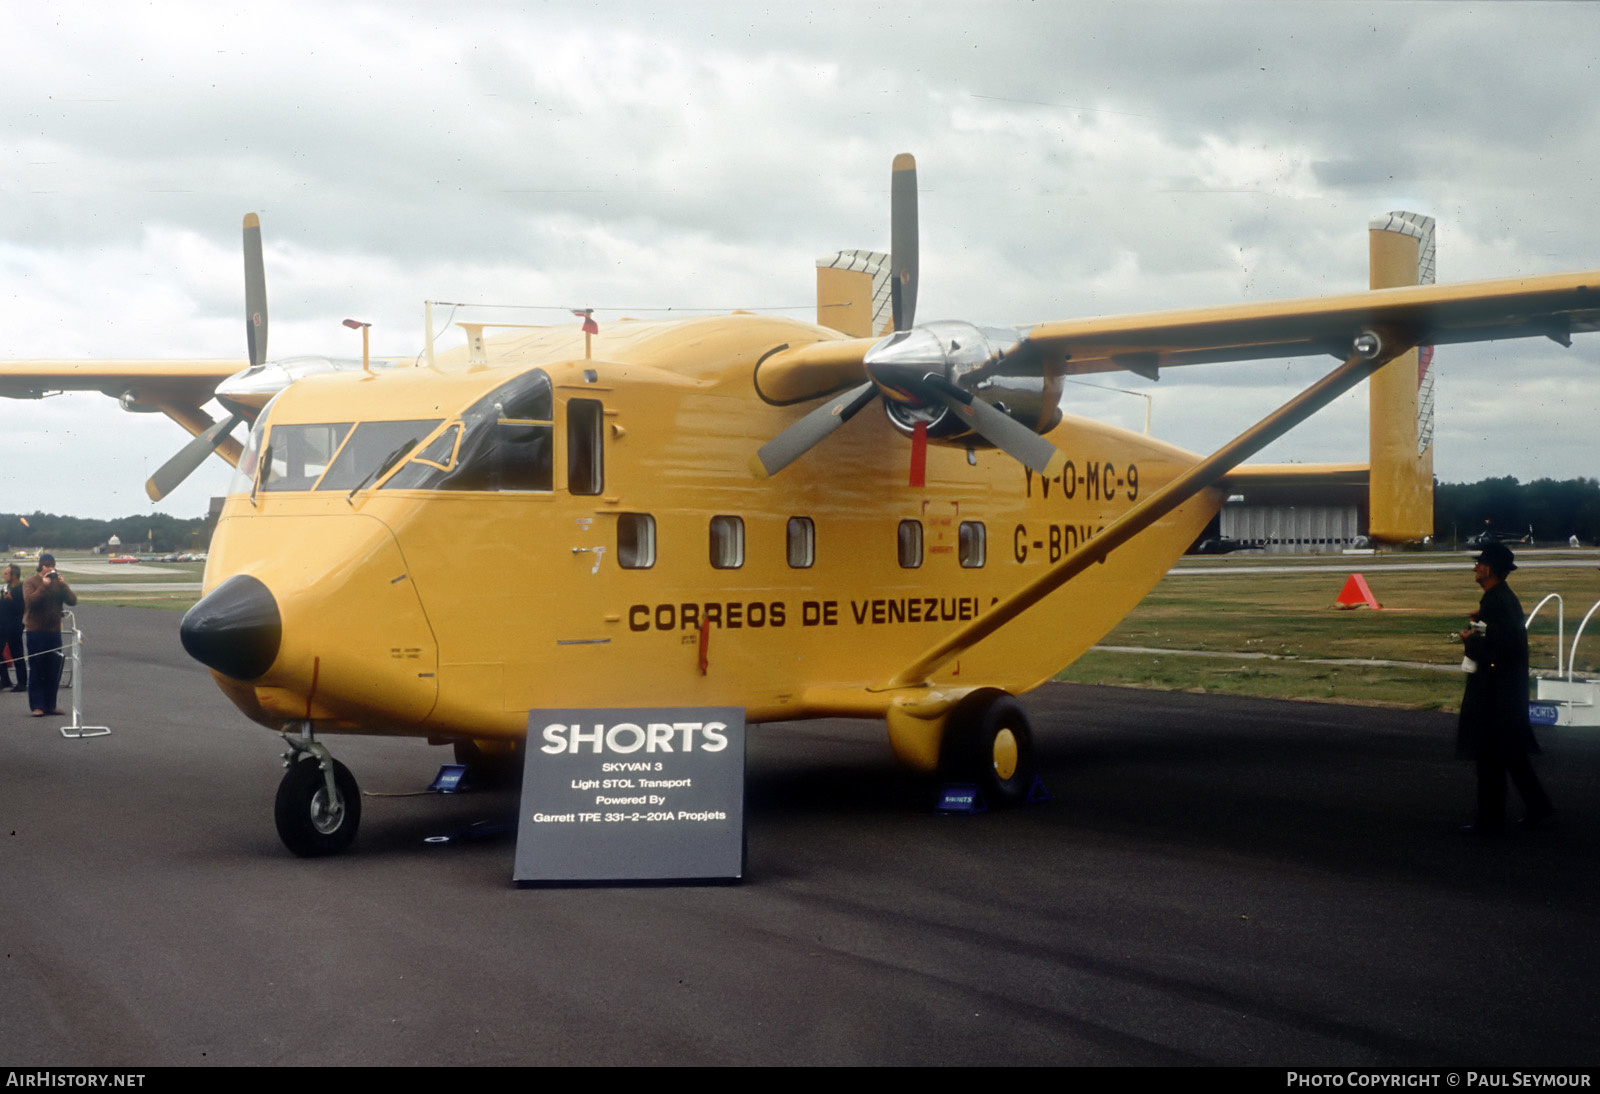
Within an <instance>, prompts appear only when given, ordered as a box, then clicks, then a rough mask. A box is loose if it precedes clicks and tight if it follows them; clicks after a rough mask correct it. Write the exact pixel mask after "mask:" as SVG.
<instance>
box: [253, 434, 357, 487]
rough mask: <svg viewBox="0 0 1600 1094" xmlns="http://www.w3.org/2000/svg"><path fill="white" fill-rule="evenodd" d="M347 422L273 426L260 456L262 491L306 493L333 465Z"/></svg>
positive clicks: (344, 435) (342, 441) (343, 437)
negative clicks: (263, 471)
mask: <svg viewBox="0 0 1600 1094" xmlns="http://www.w3.org/2000/svg"><path fill="white" fill-rule="evenodd" d="M351 424H352V423H350V422H322V423H319V424H316V425H278V426H273V428H272V432H271V434H270V435H268V437H267V446H266V449H265V450H264V454H265V456H266V459H267V474H266V477H265V480H264V481H263V483H262V488H263V489H266V490H310V489H311V488H312V487H313V486H315V485H316V482H317V480H318V479H319V478H321V477H322V473H323V472H324V471H326V470H327V469H328V464H330V463H331V462H333V456H334V453H336V452H338V451H339V446H340V445H341V444H343V443H344V439H345V437H346V435H348V434H349V432H350V428H351Z"/></svg>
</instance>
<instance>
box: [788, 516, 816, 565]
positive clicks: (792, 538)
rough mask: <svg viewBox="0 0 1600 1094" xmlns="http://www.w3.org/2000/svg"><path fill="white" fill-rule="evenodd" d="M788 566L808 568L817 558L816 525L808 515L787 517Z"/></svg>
mask: <svg viewBox="0 0 1600 1094" xmlns="http://www.w3.org/2000/svg"><path fill="white" fill-rule="evenodd" d="M788 539H789V566H790V568H792V569H795V570H809V569H810V568H811V564H812V563H813V562H815V561H816V560H817V526H816V525H815V524H812V523H811V518H810V517H790V518H789V533H788Z"/></svg>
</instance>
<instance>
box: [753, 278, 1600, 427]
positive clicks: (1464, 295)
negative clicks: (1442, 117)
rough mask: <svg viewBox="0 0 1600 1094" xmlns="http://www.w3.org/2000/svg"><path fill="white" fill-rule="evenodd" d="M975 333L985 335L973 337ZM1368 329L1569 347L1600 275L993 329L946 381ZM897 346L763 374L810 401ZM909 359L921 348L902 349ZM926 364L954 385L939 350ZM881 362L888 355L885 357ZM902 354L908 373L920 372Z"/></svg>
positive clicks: (1223, 357)
mask: <svg viewBox="0 0 1600 1094" xmlns="http://www.w3.org/2000/svg"><path fill="white" fill-rule="evenodd" d="M972 330H973V331H974V332H975V333H979V332H980V328H976V327H974V328H972ZM1363 330H1381V331H1383V332H1385V333H1386V334H1387V335H1388V336H1389V337H1391V338H1393V339H1395V340H1397V341H1401V342H1408V343H1410V344H1412V345H1447V344H1451V343H1457V342H1484V341H1491V340H1494V339H1500V338H1527V337H1533V336H1542V337H1546V338H1551V339H1553V340H1555V341H1557V342H1560V343H1561V344H1562V345H1567V344H1569V343H1570V340H1571V337H1572V335H1573V334H1577V333H1582V332H1585V331H1595V330H1600V270H1589V271H1585V272H1581V273H1569V274H1551V275H1547V276H1540V277H1517V278H1504V279H1499V280H1494V281H1470V282H1461V283H1458V284H1453V285H1417V286H1408V287H1405V288H1395V289H1369V290H1366V291H1363V292H1357V293H1347V294H1344V295H1340V296H1324V297H1311V298H1307V299H1301V300H1282V301H1273V302H1269V303H1259V304H1258V303H1252V304H1229V305H1224V306H1221V307H1210V308H1190V309H1184V310H1179V311H1166V312H1148V313H1143V314H1136V315H1118V316H1108V317H1102V318H1095V319H1072V320H1064V321H1052V322H1045V323H1039V324H1036V325H1034V326H1031V327H1028V326H1022V327H1018V328H1016V331H1015V332H1014V339H1012V340H1006V339H997V338H995V337H994V334H995V333H996V332H995V331H994V329H993V328H987V329H981V333H982V334H983V335H987V336H988V338H987V341H988V343H989V345H990V347H991V352H990V353H989V354H988V357H987V360H985V361H984V362H983V363H982V364H978V365H977V366H976V367H974V368H971V369H969V370H965V371H962V372H960V373H959V374H958V375H953V376H949V375H947V376H946V378H948V379H951V380H953V381H955V382H956V383H959V384H961V385H962V386H963V387H967V388H969V389H970V388H972V387H974V386H975V385H976V384H977V383H978V382H979V381H981V380H983V379H985V378H986V377H989V376H1041V375H1049V376H1073V375H1081V374H1088V373H1095V372H1117V371H1126V372H1134V373H1138V374H1139V375H1142V376H1146V377H1150V378H1154V377H1155V376H1156V374H1157V371H1158V370H1159V369H1162V368H1170V367H1174V366H1178V365H1197V364H1215V363H1220V362H1224V361H1254V360H1260V359H1263V358H1274V357H1296V356H1303V355H1307V354H1331V355H1332V356H1335V357H1339V358H1343V357H1344V356H1345V354H1346V351H1347V350H1348V348H1349V346H1350V343H1351V340H1352V339H1353V338H1354V337H1355V336H1356V335H1357V334H1359V333H1360V332H1361V331H1363ZM917 333H918V332H917V331H911V332H897V333H896V334H894V335H890V336H889V338H888V339H881V340H880V339H868V338H850V339H838V340H833V341H823V342H817V343H814V344H812V345H808V346H798V347H794V348H785V349H782V350H780V351H778V352H776V353H774V354H772V355H771V356H769V357H768V358H767V359H765V360H763V361H762V362H761V364H760V365H759V366H758V369H757V373H756V384H757V388H758V390H759V391H760V392H761V394H762V396H763V397H764V398H766V399H768V400H769V401H771V402H775V403H788V402H798V401H801V400H804V399H807V398H815V397H818V396H821V395H826V394H829V393H831V392H834V391H837V390H839V389H840V388H842V387H844V386H846V385H848V384H853V383H857V384H858V383H861V382H863V381H865V380H868V379H871V378H872V377H871V375H870V372H869V366H870V364H871V356H872V355H871V351H872V350H873V349H874V348H875V347H880V346H882V345H884V344H886V343H889V342H892V341H894V340H895V339H901V338H902V337H903V336H904V335H906V334H910V335H916V334H917ZM901 345H902V346H903V348H904V349H911V348H912V346H913V343H911V342H910V341H909V340H904V341H902V343H901ZM927 348H928V349H929V350H930V351H933V352H930V353H929V355H928V357H927V359H926V360H925V361H924V362H923V363H924V364H925V365H926V368H927V370H928V371H929V372H936V373H939V374H941V375H945V374H946V361H945V357H944V355H938V354H937V349H938V347H937V346H936V345H934V346H928V347H927ZM880 352H881V350H880ZM909 363H910V361H909V359H908V356H907V355H906V354H905V353H904V352H903V351H902V353H901V354H900V359H899V361H898V362H897V364H901V365H905V364H909Z"/></svg>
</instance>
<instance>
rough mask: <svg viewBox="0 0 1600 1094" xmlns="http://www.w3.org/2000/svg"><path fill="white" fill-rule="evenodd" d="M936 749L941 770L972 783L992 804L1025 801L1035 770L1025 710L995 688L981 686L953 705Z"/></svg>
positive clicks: (949, 777)
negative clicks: (938, 751) (941, 740)
mask: <svg viewBox="0 0 1600 1094" xmlns="http://www.w3.org/2000/svg"><path fill="white" fill-rule="evenodd" d="M940 753H941V754H940V773H941V775H942V776H943V777H944V778H945V779H946V780H949V781H957V782H970V783H976V784H977V786H978V789H980V790H981V791H983V797H984V801H985V802H986V803H987V804H988V805H990V806H991V807H993V808H996V809H1001V808H1006V807H1008V806H1013V805H1021V804H1022V803H1023V802H1025V801H1027V800H1028V792H1029V791H1030V790H1031V789H1032V788H1033V780H1034V777H1035V775H1036V774H1037V773H1038V766H1037V762H1036V760H1035V757H1034V752H1033V729H1032V727H1030V726H1029V725H1028V715H1027V713H1026V712H1025V711H1024V710H1023V709H1022V704H1020V703H1018V702H1017V701H1016V700H1015V699H1013V698H1012V697H1011V696H1010V695H1008V694H1006V693H1005V692H1003V691H1001V690H999V689H998V688H980V689H979V690H977V691H975V692H973V693H972V694H971V695H968V696H967V697H966V698H964V699H962V700H961V701H960V702H959V703H957V704H956V708H955V709H954V710H953V711H951V712H950V716H949V719H948V720H947V721H946V722H945V730H944V742H943V746H942V747H941V749H940Z"/></svg>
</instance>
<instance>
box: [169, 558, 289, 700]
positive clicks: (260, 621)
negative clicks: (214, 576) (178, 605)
mask: <svg viewBox="0 0 1600 1094" xmlns="http://www.w3.org/2000/svg"><path fill="white" fill-rule="evenodd" d="M178 634H179V636H180V637H181V638H182V639H183V648H184V649H186V650H188V651H189V656H190V657H193V658H194V659H195V660H196V661H198V662H200V663H201V664H202V665H205V666H206V667H207V668H212V669H216V670H217V671H218V672H220V673H222V675H224V676H231V677H233V678H234V679H235V680H254V679H255V678H256V677H258V676H260V675H261V674H262V673H264V672H266V671H267V670H268V669H269V668H271V667H272V662H273V661H274V660H276V658H277V656H278V644H279V643H280V642H282V641H283V617H282V616H280V615H279V614H278V602H277V601H276V600H274V599H272V593H271V592H269V591H268V589H267V587H266V586H265V585H263V584H262V583H261V582H259V581H257V580H256V579H255V578H253V577H250V576H249V575H247V574H239V575H238V576H236V577H230V578H229V579H228V580H226V581H224V582H223V583H222V584H221V585H218V586H217V587H216V588H215V589H212V590H211V593H210V594H209V595H208V596H206V597H204V598H203V599H201V601H200V603H198V604H196V605H195V606H194V607H192V608H190V609H189V611H188V612H187V613H186V614H185V615H184V617H183V622H182V623H181V624H180V625H179V627H178Z"/></svg>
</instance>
